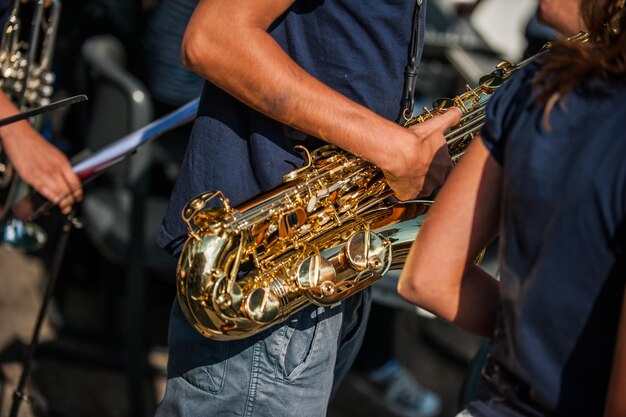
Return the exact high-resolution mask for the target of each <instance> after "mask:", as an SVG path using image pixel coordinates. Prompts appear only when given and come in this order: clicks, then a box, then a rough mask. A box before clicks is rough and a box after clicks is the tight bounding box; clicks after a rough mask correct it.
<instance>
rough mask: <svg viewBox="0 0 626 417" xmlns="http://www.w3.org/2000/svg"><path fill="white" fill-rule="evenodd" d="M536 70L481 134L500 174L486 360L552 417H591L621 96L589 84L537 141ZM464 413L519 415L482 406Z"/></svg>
mask: <svg viewBox="0 0 626 417" xmlns="http://www.w3.org/2000/svg"><path fill="white" fill-rule="evenodd" d="M537 68H538V65H537V64H536V63H534V64H531V65H530V66H528V67H526V68H524V69H522V70H520V72H519V73H517V74H515V75H514V76H513V77H512V78H511V79H510V80H509V81H508V82H507V83H506V84H505V85H503V86H502V87H500V89H499V90H498V91H497V93H495V95H494V97H493V98H492V100H491V102H490V103H489V105H488V108H487V123H486V125H485V126H484V128H483V130H482V137H483V140H484V143H485V144H486V145H487V147H488V148H489V149H490V151H491V153H492V155H493V156H494V157H495V159H497V160H498V161H499V162H500V163H501V164H502V168H503V184H502V186H503V194H502V202H501V204H502V206H501V209H502V217H501V219H502V220H501V224H500V247H499V250H500V252H499V253H500V265H501V303H500V307H499V311H498V319H497V325H496V332H495V336H494V338H493V340H492V342H491V347H490V350H491V355H492V356H493V358H494V359H495V360H496V362H498V363H499V364H500V365H501V366H502V367H504V368H505V369H508V370H509V371H511V372H512V373H513V374H514V375H515V376H516V377H517V378H519V379H520V380H521V381H524V382H525V383H526V384H528V385H529V386H530V387H532V388H533V390H532V391H533V395H534V398H535V399H536V400H537V402H538V403H541V404H543V405H545V406H547V408H548V409H552V410H554V411H556V412H557V414H558V415H564V416H585V417H589V416H601V415H602V414H603V411H602V410H603V407H604V399H605V396H606V390H607V385H608V379H609V374H610V369H611V361H612V356H613V349H614V344H615V338H616V329H617V324H618V322H619V316H620V306H621V302H622V297H623V295H624V282H625V281H626V254H625V253H624V245H625V242H626V137H625V135H624V131H625V130H624V129H625V121H626V106H624V105H623V99H624V97H625V93H626V88H624V85H623V84H622V86H621V87H615V86H613V87H612V88H610V89H607V88H606V86H605V84H604V83H603V82H600V81H599V80H590V81H588V82H587V83H586V85H585V87H586V88H585V89H582V88H581V89H578V90H576V91H575V92H573V93H570V94H568V95H567V96H566V97H565V100H564V102H563V104H562V105H559V104H557V105H556V106H555V107H554V108H553V109H552V111H551V113H550V116H549V126H550V128H549V129H547V128H546V127H545V125H544V114H543V109H542V108H539V107H537V106H536V105H534V104H533V93H532V92H531V91H532V89H531V82H532V79H533V76H534V74H535V72H536V70H537ZM492 394H493V395H494V396H498V395H499V394H502V393H499V394H496V393H492ZM504 397H506V395H504ZM508 405H510V404H508ZM470 412H472V413H473V414H475V415H476V416H496V415H497V416H511V415H518V414H515V413H514V412H513V411H512V410H511V409H508V408H507V403H506V402H505V403H500V402H497V401H495V402H491V403H489V402H488V401H484V399H483V401H478V402H475V403H473V404H472V405H471V407H470ZM538 415H543V414H542V413H541V412H539V413H538Z"/></svg>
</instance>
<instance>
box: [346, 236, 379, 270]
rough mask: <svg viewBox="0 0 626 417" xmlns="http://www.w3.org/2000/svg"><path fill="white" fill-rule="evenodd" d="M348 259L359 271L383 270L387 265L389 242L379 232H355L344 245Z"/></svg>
mask: <svg viewBox="0 0 626 417" xmlns="http://www.w3.org/2000/svg"><path fill="white" fill-rule="evenodd" d="M344 253H345V255H346V259H347V260H348V262H349V263H350V266H351V267H352V268H354V269H355V270H357V271H365V270H370V271H372V272H374V273H380V272H382V271H383V270H384V269H385V267H386V261H387V256H388V253H389V243H388V242H387V240H386V239H383V238H381V237H380V236H379V235H378V234H377V233H372V232H370V231H368V230H360V231H358V232H356V233H355V234H353V235H352V236H351V237H350V239H349V240H348V242H347V243H346V246H345V247H344Z"/></svg>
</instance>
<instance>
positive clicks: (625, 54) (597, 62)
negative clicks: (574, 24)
mask: <svg viewBox="0 0 626 417" xmlns="http://www.w3.org/2000/svg"><path fill="white" fill-rule="evenodd" d="M580 3H581V4H580V14H581V17H582V20H583V22H584V26H585V27H586V28H587V30H588V32H589V41H588V42H576V41H566V40H557V41H555V42H554V45H553V46H552V48H551V51H550V52H549V53H547V54H545V55H544V56H543V57H542V58H541V59H542V67H541V69H540V70H539V72H538V73H537V75H536V77H535V79H534V86H535V87H539V89H540V90H539V95H538V101H539V103H541V104H543V105H545V106H546V113H549V112H550V109H551V108H552V106H553V105H554V103H555V102H557V101H558V100H559V99H560V98H562V97H563V96H564V95H565V94H567V93H568V92H570V91H571V90H573V89H574V88H575V87H576V86H578V85H580V84H581V83H582V82H584V81H585V80H587V79H590V78H602V79H607V80H613V79H621V80H624V76H625V75H626V17H625V16H626V13H625V11H626V10H625V8H624V0H581V2H580Z"/></svg>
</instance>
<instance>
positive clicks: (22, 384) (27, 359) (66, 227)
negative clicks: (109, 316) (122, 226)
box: [9, 212, 75, 417]
mask: <svg viewBox="0 0 626 417" xmlns="http://www.w3.org/2000/svg"><path fill="white" fill-rule="evenodd" d="M74 222H75V217H74V212H72V213H70V214H68V215H67V216H66V217H65V222H64V223H63V228H62V231H61V235H60V236H59V243H58V244H57V247H56V251H55V253H54V258H53V259H52V265H51V268H50V271H49V274H48V277H47V283H46V289H45V291H44V295H43V299H42V302H41V307H40V308H39V313H38V315H37V321H36V322H35V327H34V328H33V334H32V337H31V341H30V345H29V346H28V349H27V350H26V352H25V354H24V358H23V360H22V374H21V376H20V380H19V383H18V385H17V387H16V388H15V391H14V393H13V403H12V404H11V412H10V414H9V417H17V415H18V412H19V409H20V405H21V404H22V401H24V402H30V401H32V399H31V397H30V396H29V395H28V394H26V393H25V388H26V383H27V382H28V378H29V377H30V371H31V364H32V360H33V356H34V354H35V349H36V348H37V345H38V344H39V335H40V333H41V327H42V325H43V322H44V320H45V318H46V313H47V310H48V305H49V304H50V300H51V299H52V294H53V290H54V285H55V283H56V280H57V277H58V275H59V269H60V267H61V262H62V260H63V255H64V253H65V248H66V246H67V241H68V238H69V235H70V230H71V229H72V225H73V224H74Z"/></svg>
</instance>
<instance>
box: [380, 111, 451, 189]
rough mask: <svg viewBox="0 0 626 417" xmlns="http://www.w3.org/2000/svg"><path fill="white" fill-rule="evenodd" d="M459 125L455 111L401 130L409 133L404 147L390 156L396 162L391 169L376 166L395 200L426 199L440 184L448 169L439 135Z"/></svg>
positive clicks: (445, 151)
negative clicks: (420, 197)
mask: <svg viewBox="0 0 626 417" xmlns="http://www.w3.org/2000/svg"><path fill="white" fill-rule="evenodd" d="M460 121H461V113H460V112H459V111H448V112H445V113H444V114H442V115H440V116H435V117H433V118H432V119H428V120H426V121H425V122H423V123H419V124H415V125H413V126H411V127H409V128H408V129H405V130H407V131H408V132H409V134H407V135H406V136H407V145H406V147H405V149H402V150H400V151H397V152H394V153H393V154H392V155H394V156H395V158H396V162H397V163H396V164H395V166H393V168H391V169H386V168H385V167H383V166H380V168H381V169H382V170H383V172H384V174H385V177H386V178H387V181H388V183H389V186H390V187H391V188H392V189H393V190H394V191H395V194H396V197H397V198H398V199H400V200H409V199H412V198H415V197H417V196H427V195H430V194H432V192H433V191H434V189H435V188H436V187H438V186H440V185H441V184H443V182H444V181H445V179H446V176H447V175H448V173H449V172H450V169H451V168H452V161H451V159H450V155H449V153H448V147H447V144H446V141H445V139H444V136H443V134H444V132H445V131H446V130H447V129H448V128H450V127H452V126H454V125H456V124H458V123H459V122H460ZM403 129H404V128H403Z"/></svg>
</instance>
